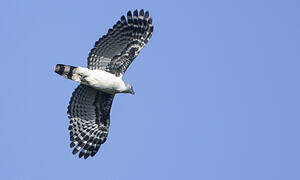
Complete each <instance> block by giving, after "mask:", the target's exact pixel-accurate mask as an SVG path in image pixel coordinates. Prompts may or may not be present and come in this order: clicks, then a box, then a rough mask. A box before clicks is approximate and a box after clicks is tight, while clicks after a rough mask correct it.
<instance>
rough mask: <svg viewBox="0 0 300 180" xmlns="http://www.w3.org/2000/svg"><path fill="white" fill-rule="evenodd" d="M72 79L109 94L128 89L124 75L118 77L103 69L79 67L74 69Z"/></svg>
mask: <svg viewBox="0 0 300 180" xmlns="http://www.w3.org/2000/svg"><path fill="white" fill-rule="evenodd" d="M72 79H73V80H74V81H77V82H81V83H82V84H85V85H88V86H91V87H93V88H95V89H98V90H100V91H103V92H106V93H109V94H115V93H120V92H122V91H125V90H126V89H127V88H126V84H125V82H124V81H123V80H122V76H120V77H117V76H115V75H114V74H111V73H109V72H106V71H102V70H90V69H88V68H83V67H78V68H76V69H74V71H73V75H72Z"/></svg>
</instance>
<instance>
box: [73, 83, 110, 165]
mask: <svg viewBox="0 0 300 180" xmlns="http://www.w3.org/2000/svg"><path fill="white" fill-rule="evenodd" d="M113 98H114V95H112V94H107V93H103V92H101V91H98V90H95V89H93V88H91V87H89V86H86V85H82V84H81V85H79V86H78V87H77V88H76V89H75V91H74V92H73V94H72V98H71V100H70V103H69V107H68V114H69V119H70V126H69V130H70V140H71V144H70V147H71V148H73V147H74V149H73V152H72V153H73V154H76V153H77V152H79V151H80V153H79V157H82V156H84V158H85V159H86V158H88V157H89V156H94V155H95V154H96V153H97V152H98V150H99V148H100V145H101V144H103V143H104V142H105V141H106V138H107V135H108V128H109V124H110V109H111V105H112V101H113Z"/></svg>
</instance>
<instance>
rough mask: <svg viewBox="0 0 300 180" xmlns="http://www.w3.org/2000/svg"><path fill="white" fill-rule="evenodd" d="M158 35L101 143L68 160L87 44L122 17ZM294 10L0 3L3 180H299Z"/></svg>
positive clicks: (214, 2)
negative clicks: (70, 114)
mask: <svg viewBox="0 0 300 180" xmlns="http://www.w3.org/2000/svg"><path fill="white" fill-rule="evenodd" d="M141 8H144V9H145V10H149V11H150V15H151V16H152V17H153V24H154V33H153V36H152V38H151V40H150V41H149V43H148V44H147V46H146V47H145V48H144V49H143V50H142V51H141V53H140V55H139V56H138V57H137V58H136V59H135V61H134V63H133V64H132V65H131V67H130V68H129V69H128V71H127V73H126V75H125V76H124V80H125V81H127V82H128V83H130V84H133V86H134V89H135V92H136V95H135V96H132V95H126V94H125V95H124V94H121V95H117V96H116V98H115V100H114V103H113V107H112V111H111V127H110V132H109V137H108V140H107V141H106V143H105V144H104V145H103V146H102V147H101V149H100V151H99V153H98V154H97V155H96V156H95V157H94V158H89V159H88V160H84V159H78V157H77V156H73V155H72V153H71V149H70V148H69V132H68V130H67V127H68V122H69V120H68V118H67V113H66V111H67V105H68V102H69V99H70V97H71V93H72V92H73V90H74V88H75V87H76V86H77V84H76V83H75V82H72V81H70V80H67V79H64V78H62V77H60V76H58V75H57V74H55V73H54V72H53V68H54V66H55V65H56V64H58V63H63V64H69V65H74V66H86V62H87V61H86V58H87V56H88V53H89V51H90V49H91V48H92V47H93V45H94V43H95V41H96V40H97V39H98V38H99V37H101V36H102V35H103V34H105V33H106V32H107V30H108V29H109V28H110V27H112V26H113V25H114V23H115V22H116V21H117V20H118V19H119V18H120V17H121V16H122V15H123V14H126V12H127V11H128V10H134V9H141ZM299 17H300V1H296V0H295V1H291V0H285V1H283V0H282V1H278V0H251V1H238V0H227V1H221V0H206V1H202V0H197V1H196V0H195V1H191V0H184V1H171V0H165V1H163V0H161V1H141V0H126V1H100V0H86V1H61V0H59V1H58V0H51V1H50V0H44V1H38V0H36V1H33V0H7V1H5V0H4V1H1V2H0V37H1V38H0V39H1V41H0V50H1V53H0V58H1V60H0V67H1V88H0V92H1V93H0V98H1V101H0V107H1V108H0V112H1V126H0V141H1V150H0V153H1V155H0V179H3V180H4V179H5V180H23V179H25V180H27V179H28V180H40V179H43V180H53V179H83V178H84V179H103V180H119V179H120V180H121V179H122V180H123V179H130V180H141V179H145V180H148V179H149V180H153V179H171V180H182V179H195V180H199V179H203V180H282V179H288V180H299V179H300V171H299V169H300V142H299V141H300V140H299V138H300V131H299V128H300V115H299V108H300V96H299V92H300V85H299V75H300V73H299V68H300V61H299V59H300V51H299V48H300V33H299V32H300V21H299Z"/></svg>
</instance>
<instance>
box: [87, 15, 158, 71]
mask: <svg viewBox="0 0 300 180" xmlns="http://www.w3.org/2000/svg"><path fill="white" fill-rule="evenodd" d="M152 32H153V26H152V19H151V18H150V17H149V12H148V11H146V12H144V10H141V11H139V12H138V11H137V10H135V11H134V12H133V14H132V13H131V11H129V12H128V13H127V18H126V17H125V16H122V17H121V19H120V20H119V21H118V22H117V23H116V24H115V25H114V26H113V28H112V29H109V31H108V33H107V34H106V35H104V36H103V37H101V38H100V39H99V40H98V41H97V42H96V43H95V47H94V48H93V49H92V50H91V52H90V54H89V57H88V68H89V69H101V70H105V71H107V72H110V73H113V74H115V75H117V76H120V75H122V74H124V73H125V71H126V69H127V68H128V67H129V65H130V64H131V62H132V61H133V60H134V58H135V57H136V56H137V55H138V53H139V51H140V50H141V49H142V48H143V47H144V46H145V45H146V44H147V42H148V41H149V39H150V38H151V36H152Z"/></svg>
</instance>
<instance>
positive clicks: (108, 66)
mask: <svg viewBox="0 0 300 180" xmlns="http://www.w3.org/2000/svg"><path fill="white" fill-rule="evenodd" d="M152 32H153V26H152V18H150V17H149V12H148V11H146V12H144V10H140V11H139V12H138V11H137V10H135V11H134V12H133V14H132V13H131V11H128V13H127V18H126V17H125V16H122V17H121V19H120V20H119V21H118V22H117V23H116V24H115V25H114V26H113V28H111V29H109V30H108V32H107V34H106V35H104V36H103V37H101V38H100V39H99V40H98V41H97V42H96V43H95V46H94V48H93V49H92V50H91V52H90V53H89V56H88V59H87V60H88V65H87V68H84V67H74V66H69V65H63V64H57V65H56V66H55V70H54V71H55V72H56V73H57V74H59V75H61V76H63V77H65V78H67V79H71V80H73V81H77V82H79V83H80V84H79V85H78V87H77V88H76V89H75V91H74V92H73V94H72V97H71V100H70V102H69V106H68V112H67V113H68V115H69V116H68V118H69V119H70V125H69V128H68V129H69V131H70V141H71V143H70V147H71V148H73V151H72V153H73V154H74V155H75V154H76V153H77V152H79V158H81V157H82V156H83V157H84V158H85V159H86V158H88V157H89V156H91V157H93V156H95V154H96V153H97V152H98V150H99V148H100V146H101V144H103V143H104V142H105V141H106V139H107V135H108V129H109V124H110V109H111V106H112V102H113V99H114V96H115V94H117V93H130V94H134V91H133V87H132V85H130V84H127V83H125V82H124V81H123V80H122V76H123V74H124V73H125V71H126V70H127V68H128V67H129V65H130V64H131V63H132V61H133V60H134V59H135V57H136V56H137V55H138V54H139V52H140V50H141V49H142V48H143V47H144V46H145V45H146V44H147V42H148V41H149V39H150V38H151V36H152Z"/></svg>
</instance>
